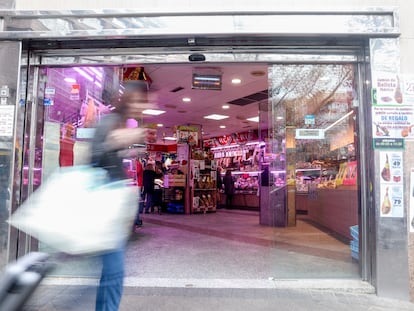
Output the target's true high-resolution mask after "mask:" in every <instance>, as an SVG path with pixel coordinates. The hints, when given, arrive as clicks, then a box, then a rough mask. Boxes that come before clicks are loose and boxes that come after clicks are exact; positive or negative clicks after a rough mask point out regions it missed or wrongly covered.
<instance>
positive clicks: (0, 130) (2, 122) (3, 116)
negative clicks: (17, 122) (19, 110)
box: [0, 105, 14, 137]
mask: <svg viewBox="0 0 414 311" xmlns="http://www.w3.org/2000/svg"><path fill="white" fill-rule="evenodd" d="M13 125H14V106H11V105H6V106H0V137H12V136H13V130H14V127H13Z"/></svg>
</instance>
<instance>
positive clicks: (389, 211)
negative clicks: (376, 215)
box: [380, 151, 404, 217]
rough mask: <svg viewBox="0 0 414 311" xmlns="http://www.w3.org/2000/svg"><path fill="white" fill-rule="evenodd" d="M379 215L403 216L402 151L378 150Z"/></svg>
mask: <svg viewBox="0 0 414 311" xmlns="http://www.w3.org/2000/svg"><path fill="white" fill-rule="evenodd" d="M380 167H381V172H380V176H381V177H380V178H381V179H380V185H381V192H380V198H381V201H380V204H381V206H380V210H381V213H380V215H381V217H404V191H403V190H404V187H403V155H402V152H397V151H393V152H380Z"/></svg>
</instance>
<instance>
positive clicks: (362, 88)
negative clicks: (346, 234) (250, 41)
mask: <svg viewBox="0 0 414 311" xmlns="http://www.w3.org/2000/svg"><path fill="white" fill-rule="evenodd" d="M80 48H81V47H80ZM365 48H366V47H364V46H359V47H358V48H355V49H354V50H353V53H350V50H349V49H346V48H345V49H344V50H343V51H345V53H343V55H340V53H337V54H336V55H335V53H333V54H332V55H329V54H324V53H323V49H320V50H316V49H314V50H313V51H312V52H311V53H306V52H309V51H306V49H303V51H299V50H296V52H297V53H295V54H294V53H292V51H290V52H291V53H280V50H279V49H275V48H266V49H263V48H261V49H255V48H250V50H248V51H246V50H243V51H240V53H238V52H237V49H234V48H233V49H229V50H227V49H223V48H221V49H220V50H219V51H214V50H213V49H214V48H213V47H210V48H206V50H207V51H206V53H203V54H206V60H207V61H206V62H205V63H208V64H215V63H221V64H228V63H255V62H260V63H266V64H268V65H269V66H271V65H274V64H282V65H283V64H334V63H354V64H355V66H356V67H357V71H358V75H357V77H358V78H359V79H358V80H359V81H358V82H357V85H358V87H359V88H358V90H357V91H358V95H359V98H360V105H359V116H360V118H359V120H358V121H359V122H358V123H359V124H363V122H361V121H362V120H364V118H366V117H368V114H367V113H364V112H363V110H366V109H364V107H367V104H368V103H369V102H368V101H366V98H365V95H364V94H366V93H369V92H368V91H367V89H366V84H365V79H366V77H365V76H366V70H365V69H364V68H366V67H367V66H368V65H367V63H366V62H365V61H364V60H366V59H367V58H366V55H365ZM209 49H210V50H209ZM120 50H122V51H123V55H122V57H119V54H118V53H117V52H112V53H110V54H113V55H108V53H102V54H105V55H100V53H99V51H98V50H95V51H88V52H87V53H85V52H86V49H82V48H81V49H80V50H72V51H70V53H69V54H71V55H70V56H63V55H64V54H65V53H66V52H67V51H65V53H64V52H63V51H61V52H60V53H56V51H54V50H47V49H46V50H42V51H30V53H25V54H24V55H31V56H30V60H29V63H30V65H31V66H35V67H37V68H41V67H63V66H64V67H66V66H78V65H80V66H82V65H84V66H86V65H94V66H103V65H124V64H128V63H131V64H133V63H134V64H136V63H139V64H142V65H144V66H145V64H160V65H162V64H171V63H174V64H187V65H188V64H194V65H197V64H198V63H191V62H189V61H188V55H189V54H191V53H192V52H193V51H191V48H190V47H185V48H183V49H182V50H181V51H180V52H179V53H175V54H174V53H171V54H169V53H166V52H165V51H163V49H159V50H157V49H155V50H154V49H153V50H152V52H151V51H149V50H147V51H145V53H142V54H138V56H137V54H134V52H138V51H139V50H141V51H142V49H138V50H137V49H120ZM335 51H336V52H339V51H341V47H340V46H337V47H336V48H335ZM272 52H274V53H272ZM285 52H286V50H285ZM77 54H78V55H77ZM85 54H86V55H85ZM338 54H339V55H338ZM66 55H67V54H66ZM134 55H135V56H137V57H131V56H134ZM286 56H290V57H286ZM368 68H369V67H368ZM33 88H34V89H37V85H35V86H33ZM360 136H361V135H360ZM367 146H369V144H368V143H367V142H366V140H362V141H361V140H360V141H359V146H358V147H359V150H361V152H362V153H361V157H360V162H361V163H360V165H359V176H360V180H361V184H362V183H363V181H364V185H363V187H362V189H359V192H360V202H359V204H360V208H361V215H360V219H359V222H360V225H361V228H362V229H361V232H363V233H368V232H370V234H372V233H373V230H370V231H368V230H367V228H366V227H367V225H368V218H369V214H368V213H367V209H368V208H369V206H370V204H372V202H371V201H370V199H369V197H367V196H366V195H365V194H366V193H367V188H368V184H365V183H366V182H367V180H368V177H367V176H366V174H369V173H367V172H368V170H369V162H368V163H367V162H366V153H367V152H365V151H366V150H365V149H364V148H368V147H367ZM31 152H34V151H33V150H31ZM368 239H369V240H372V239H373V238H372V237H368V236H367V237H364V238H363V239H361V241H362V249H361V254H362V256H361V257H362V259H361V260H360V276H361V279H362V280H363V281H368V282H372V280H374V279H375V275H373V274H374V273H375V269H373V267H372V265H373V264H374V263H375V258H374V257H372V256H375V249H374V250H370V249H368V248H367V245H368V244H367V241H368ZM374 285H375V284H374Z"/></svg>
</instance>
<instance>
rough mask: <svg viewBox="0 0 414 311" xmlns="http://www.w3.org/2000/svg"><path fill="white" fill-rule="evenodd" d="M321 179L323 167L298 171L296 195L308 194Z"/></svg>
mask: <svg viewBox="0 0 414 311" xmlns="http://www.w3.org/2000/svg"><path fill="white" fill-rule="evenodd" d="M320 179H321V167H317V168H299V169H298V168H297V169H296V193H298V194H307V193H309V190H310V189H312V187H314V186H315V185H317V184H319V182H320Z"/></svg>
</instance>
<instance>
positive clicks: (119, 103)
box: [112, 80, 148, 114]
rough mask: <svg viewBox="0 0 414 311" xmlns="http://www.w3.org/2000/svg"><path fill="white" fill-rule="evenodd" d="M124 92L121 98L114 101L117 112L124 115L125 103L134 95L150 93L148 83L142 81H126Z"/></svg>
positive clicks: (113, 104)
mask: <svg viewBox="0 0 414 311" xmlns="http://www.w3.org/2000/svg"><path fill="white" fill-rule="evenodd" d="M122 85H123V87H124V91H123V94H122V95H121V96H118V97H117V98H114V99H113V102H112V106H114V107H115V108H116V112H118V113H120V114H122V113H123V112H124V110H125V108H126V107H125V103H126V102H128V100H129V98H130V97H131V96H133V94H134V93H137V92H138V93H148V83H147V82H145V81H141V80H136V81H126V82H124V83H123V84H122Z"/></svg>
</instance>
